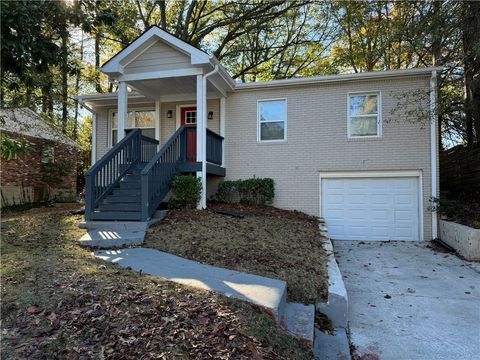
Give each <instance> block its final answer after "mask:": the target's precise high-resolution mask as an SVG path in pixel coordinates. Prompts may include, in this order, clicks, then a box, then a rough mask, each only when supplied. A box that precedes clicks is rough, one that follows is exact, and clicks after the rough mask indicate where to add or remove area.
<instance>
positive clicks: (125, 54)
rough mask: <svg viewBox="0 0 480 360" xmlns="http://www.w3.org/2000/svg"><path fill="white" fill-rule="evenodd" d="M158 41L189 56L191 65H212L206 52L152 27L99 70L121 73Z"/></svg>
mask: <svg viewBox="0 0 480 360" xmlns="http://www.w3.org/2000/svg"><path fill="white" fill-rule="evenodd" d="M158 40H161V41H163V42H165V43H167V44H168V45H170V46H172V47H173V48H175V49H177V50H178V51H180V52H182V53H184V54H186V55H188V56H190V60H191V63H192V65H203V64H212V61H213V59H212V58H213V57H211V56H210V55H208V54H207V53H206V52H204V51H202V50H199V49H197V48H196V47H194V46H192V45H190V44H188V43H187V42H185V41H183V40H181V39H179V38H178V37H176V36H174V35H172V34H170V33H169V32H167V31H165V30H163V29H160V28H159V27H158V26H152V27H150V28H149V29H148V30H146V31H145V32H144V33H143V34H141V35H140V36H138V37H137V38H136V39H135V40H133V42H131V43H130V44H129V45H128V46H127V47H125V48H124V49H122V50H121V51H120V52H119V53H117V54H116V55H115V56H113V57H112V58H111V59H110V60H108V61H107V62H106V63H105V64H103V66H102V68H101V70H102V71H103V72H104V73H106V74H118V73H122V72H123V65H124V64H125V63H126V62H129V61H131V60H133V59H134V58H136V57H137V56H139V55H140V54H141V53H142V52H143V51H144V50H146V49H147V48H148V47H150V46H151V45H152V44H154V43H155V42H157V41H158Z"/></svg>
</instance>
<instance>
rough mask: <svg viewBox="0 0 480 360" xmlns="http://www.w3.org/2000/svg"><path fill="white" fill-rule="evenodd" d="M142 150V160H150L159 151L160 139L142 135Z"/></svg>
mask: <svg viewBox="0 0 480 360" xmlns="http://www.w3.org/2000/svg"><path fill="white" fill-rule="evenodd" d="M140 140H141V144H142V145H141V147H140V149H141V152H140V161H141V162H149V161H150V160H151V159H152V158H153V156H154V155H155V154H156V153H157V150H158V144H159V142H158V140H156V139H152V138H151V137H148V136H145V135H141V136H140Z"/></svg>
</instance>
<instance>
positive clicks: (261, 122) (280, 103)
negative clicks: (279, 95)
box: [257, 99, 287, 142]
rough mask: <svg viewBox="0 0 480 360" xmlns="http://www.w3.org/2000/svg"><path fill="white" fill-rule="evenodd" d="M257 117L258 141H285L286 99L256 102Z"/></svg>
mask: <svg viewBox="0 0 480 360" xmlns="http://www.w3.org/2000/svg"><path fill="white" fill-rule="evenodd" d="M257 117H258V130H257V133H258V135H257V137H258V141H261V142H267V141H284V140H286V139H287V101H286V99H273V100H260V101H258V109H257Z"/></svg>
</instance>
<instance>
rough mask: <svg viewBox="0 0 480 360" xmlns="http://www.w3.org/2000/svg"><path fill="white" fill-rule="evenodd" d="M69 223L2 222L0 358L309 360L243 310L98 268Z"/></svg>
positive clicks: (44, 219)
mask: <svg viewBox="0 0 480 360" xmlns="http://www.w3.org/2000/svg"><path fill="white" fill-rule="evenodd" d="M78 220H79V217H67V218H65V217H64V216H63V215H62V214H53V215H48V216H46V215H44V214H42V216H41V217H38V218H37V219H35V218H34V217H32V216H30V217H29V218H28V219H27V218H21V219H10V220H9V221H8V222H7V223H2V230H4V228H5V230H7V231H6V232H4V234H6V233H8V234H9V235H8V237H6V238H4V239H2V244H1V245H2V277H3V276H4V275H6V277H8V278H9V279H11V280H9V281H8V282H6V283H4V284H2V334H3V336H2V357H5V358H28V359H45V358H68V359H74V360H79V359H85V360H86V359H139V358H142V359H177V358H182V359H184V358H187V359H212V358H215V359H286V358H289V359H290V358H291V359H295V358H298V359H310V358H312V355H311V353H310V352H309V351H308V350H307V349H305V348H303V347H302V346H301V345H300V343H298V342H296V341H295V340H293V339H291V338H289V337H287V336H285V335H283V334H279V333H277V332H276V329H275V324H274V323H273V321H272V320H271V319H270V318H269V317H268V316H266V315H263V314H262V313H261V312H260V310H258V309H255V308H253V307H252V306H250V305H247V304H243V303H241V304H239V303H238V302H234V301H233V300H226V299H223V298H221V297H219V296H216V295H214V294H211V293H208V292H203V291H196V290H192V289H190V288H184V287H181V286H178V285H173V284H171V283H168V282H164V281H160V280H157V279H154V278H152V277H149V276H145V275H139V274H136V273H134V272H129V271H128V270H123V269H119V268H117V267H115V266H113V265H108V266H105V264H104V263H102V262H101V261H99V260H97V259H95V258H93V257H92V256H91V255H90V254H89V253H88V252H87V251H85V250H82V249H80V248H78V247H77V246H76V245H75V243H74V239H75V238H78V235H77V233H78V230H77V229H76V226H77V221H78ZM46 253H47V254H48V256H45V254H46ZM46 257H48V258H49V262H47V261H44V259H45V258H46ZM26 279H30V280H28V281H27V280H26ZM22 304H23V305H22ZM25 304H28V305H25ZM257 324H263V325H261V331H253V330H252V329H253V328H255V326H256V325H257ZM265 324H268V325H265ZM287 344H288V345H287Z"/></svg>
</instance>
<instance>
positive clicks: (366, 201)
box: [320, 171, 422, 241]
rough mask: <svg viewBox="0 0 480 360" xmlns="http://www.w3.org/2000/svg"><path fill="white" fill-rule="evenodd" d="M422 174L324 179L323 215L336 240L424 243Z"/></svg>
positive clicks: (337, 175) (366, 174)
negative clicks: (419, 241)
mask: <svg viewBox="0 0 480 360" xmlns="http://www.w3.org/2000/svg"><path fill="white" fill-rule="evenodd" d="M421 188H422V187H421V173H420V172H416V171H405V172H375V173H373V172H358V173H338V172H337V173H323V174H321V175H320V209H321V210H320V211H321V216H322V217H323V218H324V219H325V220H326V222H327V226H328V230H329V233H330V236H331V238H332V239H334V240H406V241H417V240H421V239H422V232H421V231H420V229H422V218H421V211H420V209H421V208H422V204H421V203H422V200H421V199H422V197H421Z"/></svg>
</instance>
